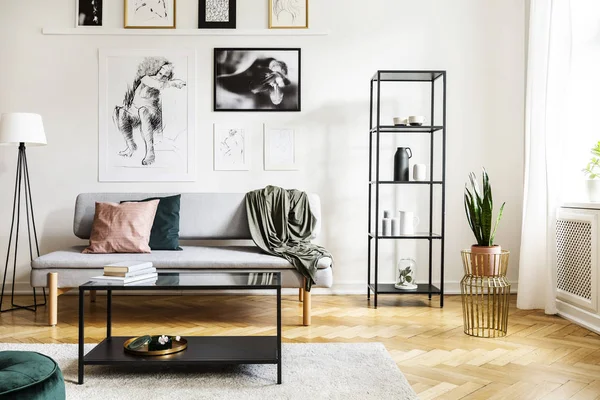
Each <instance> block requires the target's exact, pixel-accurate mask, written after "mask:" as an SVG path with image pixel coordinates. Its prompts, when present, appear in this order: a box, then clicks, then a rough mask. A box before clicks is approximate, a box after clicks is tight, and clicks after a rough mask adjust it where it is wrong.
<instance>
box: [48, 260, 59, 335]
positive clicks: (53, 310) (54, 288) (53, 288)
mask: <svg viewBox="0 0 600 400" xmlns="http://www.w3.org/2000/svg"><path fill="white" fill-rule="evenodd" d="M47 279H48V282H47V283H48V292H49V294H48V296H49V297H48V325H50V326H56V324H57V323H58V273H56V272H50V273H49V274H48V278H47Z"/></svg>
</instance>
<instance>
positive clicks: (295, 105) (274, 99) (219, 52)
mask: <svg viewBox="0 0 600 400" xmlns="http://www.w3.org/2000/svg"><path fill="white" fill-rule="evenodd" d="M214 57H215V67H214V71H215V77H214V109H215V111H300V93H301V86H300V77H301V74H300V64H301V62H300V49H253V48H250V49H243V48H221V49H215V56H214Z"/></svg>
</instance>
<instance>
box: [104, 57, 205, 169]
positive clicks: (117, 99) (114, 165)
mask: <svg viewBox="0 0 600 400" xmlns="http://www.w3.org/2000/svg"><path fill="white" fill-rule="evenodd" d="M194 64H195V55H194V54H193V51H191V52H190V51H188V50H185V51H172V50H170V51H166V52H165V51H164V50H157V51H155V52H147V51H142V50H139V51H135V50H133V51H126V50H101V52H100V95H101V100H100V127H101V129H100V142H101V143H100V153H101V154H100V180H110V181H138V180H139V181H170V180H184V181H187V180H193V178H194V177H193V175H194V174H193V171H194V169H195V168H194V160H193V158H194V146H193V141H194V131H195V129H194V124H195V117H194V71H195V65H194Z"/></svg>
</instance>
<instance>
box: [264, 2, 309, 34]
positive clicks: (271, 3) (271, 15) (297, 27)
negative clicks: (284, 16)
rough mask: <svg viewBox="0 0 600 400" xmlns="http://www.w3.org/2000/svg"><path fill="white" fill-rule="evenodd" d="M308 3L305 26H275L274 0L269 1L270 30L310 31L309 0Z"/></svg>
mask: <svg viewBox="0 0 600 400" xmlns="http://www.w3.org/2000/svg"><path fill="white" fill-rule="evenodd" d="M305 1H306V24H305V25H304V26H273V0H269V29H308V15H309V13H308V0H305Z"/></svg>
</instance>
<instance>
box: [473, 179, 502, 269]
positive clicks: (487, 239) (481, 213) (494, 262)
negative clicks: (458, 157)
mask: <svg viewBox="0 0 600 400" xmlns="http://www.w3.org/2000/svg"><path fill="white" fill-rule="evenodd" d="M482 177H483V191H481V190H480V187H479V184H478V182H477V177H476V176H475V174H474V173H473V172H471V173H470V174H469V182H470V185H471V187H470V189H469V184H468V183H467V184H466V185H465V212H466V214H467V221H468V222H469V226H470V227H471V230H472V231H473V234H474V235H475V240H476V242H477V243H476V244H474V245H472V246H471V268H472V273H473V274H474V275H479V276H491V275H496V274H497V273H498V270H499V267H500V257H499V256H498V255H499V254H501V253H502V248H501V247H500V246H499V245H497V244H494V239H495V237H496V229H497V228H498V223H499V222H500V219H501V218H502V212H503V211H504V205H505V204H506V203H502V206H500V211H499V212H498V216H497V217H496V221H495V223H493V222H494V221H493V220H494V218H493V211H494V202H493V198H492V187H491V185H490V179H489V176H488V174H487V171H486V170H485V168H483V172H482Z"/></svg>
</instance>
